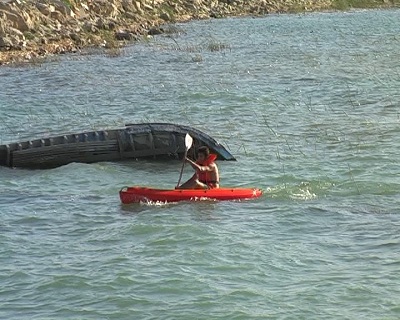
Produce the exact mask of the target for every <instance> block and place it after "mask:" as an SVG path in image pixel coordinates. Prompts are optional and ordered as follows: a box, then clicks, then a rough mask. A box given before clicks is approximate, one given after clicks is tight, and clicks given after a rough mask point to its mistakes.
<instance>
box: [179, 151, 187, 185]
mask: <svg viewBox="0 0 400 320" xmlns="http://www.w3.org/2000/svg"><path fill="white" fill-rule="evenodd" d="M187 154H188V149H187V148H186V150H185V154H184V156H183V161H182V168H181V173H180V175H179V180H178V184H177V185H176V187H179V185H180V183H181V180H182V174H183V169H184V168H185V162H186V157H187Z"/></svg>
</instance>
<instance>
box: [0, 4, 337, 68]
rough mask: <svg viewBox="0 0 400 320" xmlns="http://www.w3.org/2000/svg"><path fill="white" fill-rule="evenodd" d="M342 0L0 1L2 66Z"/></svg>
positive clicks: (315, 6)
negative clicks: (167, 28) (189, 24)
mask: <svg viewBox="0 0 400 320" xmlns="http://www.w3.org/2000/svg"><path fill="white" fill-rule="evenodd" d="M335 1H337V0H11V1H10V0H0V65H4V64H9V63H13V62H24V61H30V60H32V59H38V58H41V57H45V56H48V55H52V54H62V53H68V52H79V51H80V50H81V49H82V48H86V47H91V46H93V47H104V48H106V49H107V48H108V49H113V48H118V47H120V46H122V45H124V44H126V43H127V42H130V41H133V40H136V39H138V38H140V37H143V36H152V35H155V34H160V33H163V31H164V30H163V27H162V25H163V24H165V23H173V22H182V21H188V20H191V19H208V18H222V17H227V16H240V15H264V14H268V13H277V12H300V11H314V10H324V9H328V8H332V3H333V2H335Z"/></svg>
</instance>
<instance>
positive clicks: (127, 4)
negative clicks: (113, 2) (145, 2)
mask: <svg viewBox="0 0 400 320" xmlns="http://www.w3.org/2000/svg"><path fill="white" fill-rule="evenodd" d="M121 4H122V9H124V11H125V12H132V11H135V7H134V5H133V2H132V0H122V3H121Z"/></svg>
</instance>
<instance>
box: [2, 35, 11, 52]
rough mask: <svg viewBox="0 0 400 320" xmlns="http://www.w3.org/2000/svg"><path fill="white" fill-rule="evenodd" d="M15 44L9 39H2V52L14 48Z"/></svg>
mask: <svg viewBox="0 0 400 320" xmlns="http://www.w3.org/2000/svg"><path fill="white" fill-rule="evenodd" d="M12 46H13V43H12V41H11V39H10V38H8V37H0V50H2V51H4V50H9V49H10V48H12Z"/></svg>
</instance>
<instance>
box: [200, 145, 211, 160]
mask: <svg viewBox="0 0 400 320" xmlns="http://www.w3.org/2000/svg"><path fill="white" fill-rule="evenodd" d="M199 153H202V154H204V156H205V157H206V158H207V157H208V155H209V154H210V149H208V147H206V146H202V147H199V148H198V149H197V154H199Z"/></svg>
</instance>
